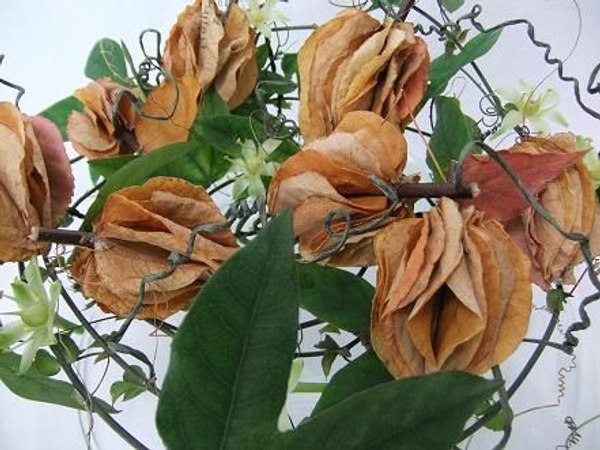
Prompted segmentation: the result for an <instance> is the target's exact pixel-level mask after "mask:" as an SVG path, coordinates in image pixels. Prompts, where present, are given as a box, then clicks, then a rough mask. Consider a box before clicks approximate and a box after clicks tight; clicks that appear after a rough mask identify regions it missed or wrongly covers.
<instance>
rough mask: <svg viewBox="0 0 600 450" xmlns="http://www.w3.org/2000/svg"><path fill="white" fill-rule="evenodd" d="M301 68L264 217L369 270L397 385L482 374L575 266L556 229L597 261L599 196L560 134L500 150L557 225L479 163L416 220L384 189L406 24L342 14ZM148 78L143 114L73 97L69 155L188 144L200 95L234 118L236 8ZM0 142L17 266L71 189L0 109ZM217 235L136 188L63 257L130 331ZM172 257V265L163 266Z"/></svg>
mask: <svg viewBox="0 0 600 450" xmlns="http://www.w3.org/2000/svg"><path fill="white" fill-rule="evenodd" d="M298 64H299V76H300V80H299V81H300V94H301V98H300V128H301V132H302V136H303V138H304V141H305V146H304V148H303V149H302V150H301V151H300V152H298V153H297V154H295V155H294V156H292V157H290V158H289V159H287V160H286V161H285V163H284V164H283V165H282V166H281V168H280V169H279V170H278V172H277V173H276V174H275V176H274V177H273V179H272V181H271V184H270V187H269V192H268V196H267V203H268V208H269V212H270V213H271V214H274V215H276V214H278V213H280V212H281V211H283V210H285V209H286V208H293V210H294V230H295V234H296V236H297V237H298V241H299V249H300V253H301V255H302V256H303V257H304V258H305V259H309V260H311V259H316V258H318V257H319V256H321V255H323V254H324V253H326V254H328V257H327V258H326V260H325V261H326V263H328V264H332V265H338V266H370V265H377V267H378V274H377V289H376V295H375V298H374V301H373V309H372V317H371V322H372V329H371V337H372V344H373V348H374V349H375V351H376V352H377V354H378V355H379V356H380V357H381V359H382V360H383V361H384V363H385V365H386V366H387V367H388V369H389V370H390V372H391V373H392V374H393V375H394V376H397V377H403V376H411V375H417V374H423V373H429V372H433V371H438V370H451V369H454V370H466V371H470V372H475V373H483V372H486V371H487V370H489V369H490V368H491V367H492V366H494V365H496V364H499V363H500V362H502V361H503V360H504V359H505V358H507V357H508V356H509V355H510V354H511V353H512V352H513V351H514V350H515V348H516V347H517V346H518V345H519V343H520V342H521V341H522V339H523V337H524V334H525V332H526V331H527V326H528V322H529V315H530V311H531V289H532V287H531V283H532V282H535V283H537V284H539V285H540V286H542V287H544V288H548V287H549V286H550V283H553V282H560V283H571V282H573V281H574V280H573V274H572V269H573V266H574V265H576V264H578V263H579V262H581V252H580V249H579V244H578V243H577V242H574V241H572V240H570V239H568V238H567V236H566V235H565V233H577V234H581V235H584V236H588V238H589V240H590V246H591V249H592V252H593V253H594V254H595V253H597V251H600V234H599V233H600V231H599V230H600V221H598V220H596V217H598V211H599V208H598V201H597V199H596V194H595V191H594V189H593V185H592V183H591V181H590V178H589V175H588V173H587V171H586V168H585V166H584V165H583V163H582V161H581V153H579V152H577V150H576V147H575V143H574V139H573V136H571V135H569V134H561V135H556V136H552V137H550V138H547V139H541V138H528V139H525V140H524V141H523V142H522V143H520V144H517V145H515V146H514V147H513V148H511V149H508V150H506V151H500V152H498V154H499V155H500V156H501V157H502V158H503V159H504V160H505V161H506V162H507V163H508V164H509V165H510V166H511V168H512V170H513V171H514V173H515V174H516V175H517V176H518V177H519V178H520V179H521V180H522V182H523V185H524V187H525V188H526V189H527V190H528V191H529V192H531V193H532V194H533V195H535V196H536V198H537V199H538V200H539V202H540V204H541V205H542V207H543V208H544V209H545V210H546V211H547V213H548V214H549V216H551V217H553V218H554V219H555V221H556V225H557V226H558V227H559V228H560V229H561V230H557V229H556V228H555V227H553V226H552V225H551V224H550V223H549V222H548V221H547V220H546V218H545V217H542V216H541V215H540V213H539V212H538V211H536V209H535V208H533V206H532V205H531V204H530V203H529V202H528V201H527V200H526V199H525V198H524V197H523V195H522V194H521V192H520V191H519V190H518V189H517V188H516V187H515V186H514V183H513V181H511V179H510V178H509V176H508V175H507V173H506V171H505V170H504V169H502V168H501V167H500V166H499V165H498V164H497V163H496V162H495V161H492V160H491V159H490V158H489V157H487V156H481V155H477V156H471V157H470V158H469V159H468V160H467V161H466V163H465V165H464V167H463V171H462V176H463V182H464V183H465V184H468V183H476V184H477V185H478V187H479V191H480V195H479V196H478V197H476V198H474V199H469V200H461V201H460V202H455V201H453V200H450V199H448V198H442V199H441V200H440V201H439V203H438V204H437V205H436V206H434V207H432V208H431V210H429V211H428V212H425V213H423V214H421V215H419V214H415V213H414V212H413V205H412V203H411V202H410V201H404V202H400V203H394V204H393V206H390V195H389V192H386V189H385V188H382V185H381V183H383V184H385V185H386V186H388V188H389V189H394V188H395V186H397V185H398V184H399V183H406V182H416V181H417V180H418V177H413V178H411V177H407V176H406V175H405V174H403V171H404V169H405V165H406V161H407V151H408V150H407V144H406V140H405V138H404V136H403V133H402V127H403V126H404V125H405V124H406V123H407V122H409V121H410V120H412V117H413V114H414V113H415V110H416V108H417V107H418V105H419V104H420V102H421V100H422V97H423V95H424V92H425V89H426V85H427V75H428V71H429V65H430V62H429V54H428V51H427V47H426V45H425V43H424V42H423V41H422V40H421V39H420V38H417V37H415V36H414V32H413V28H412V26H411V25H410V24H406V23H398V22H393V21H391V20H386V21H385V22H384V23H380V22H379V21H377V20H375V19H374V18H372V17H371V16H369V15H368V14H367V13H365V12H363V11H360V10H358V9H350V10H347V11H345V12H343V13H341V14H339V15H338V16H336V17H335V18H334V19H333V20H331V21H329V22H327V23H326V24H324V25H323V26H321V27H319V28H318V29H317V30H316V31H315V32H314V33H313V34H312V35H311V36H310V37H309V39H308V40H307V41H306V43H305V44H304V46H303V47H302V49H301V51H300V52H299V55H298ZM163 67H164V69H165V71H166V73H167V74H168V76H167V77H165V79H164V81H163V82H162V84H160V85H159V86H156V87H155V88H154V89H153V90H152V91H151V92H150V93H149V95H148V99H147V101H146V103H145V104H144V105H143V106H142V108H141V109H142V112H143V113H141V114H140V112H139V111H136V107H134V104H133V103H132V101H131V99H130V97H129V96H130V95H134V96H135V95H137V94H139V92H135V91H129V94H128V96H123V94H122V92H123V91H124V90H126V88H125V87H123V86H121V85H119V84H118V83H116V82H114V81H111V80H109V79H100V80H98V81H95V82H93V83H91V84H90V85H88V86H87V87H85V88H82V89H79V90H77V91H76V93H75V95H76V97H77V98H78V99H79V100H80V101H81V102H82V103H83V104H84V110H83V111H82V112H74V113H72V115H71V116H70V117H69V121H68V124H67V134H68V136H69V139H70V140H71V142H72V143H73V146H74V147H75V149H76V150H77V151H78V152H79V153H80V154H82V155H84V156H86V157H88V158H103V157H110V156H116V155H120V154H126V153H133V152H137V151H142V152H148V151H152V150H154V149H156V148H159V147H163V146H165V145H167V144H171V143H175V142H181V141H185V140H186V139H187V137H188V133H189V128H190V126H191V124H192V123H193V121H194V119H195V118H196V116H197V115H198V113H199V111H198V104H199V99H200V97H201V95H202V93H203V92H204V91H205V90H206V89H207V88H208V87H209V86H213V87H214V88H215V90H216V91H217V92H218V93H219V95H220V96H221V97H222V98H223V99H224V100H225V102H226V103H227V105H228V107H229V108H235V107H236V106H239V105H240V104H241V103H242V102H243V101H244V100H245V99H246V98H247V97H248V96H249V95H250V93H251V92H252V90H253V89H254V87H255V84H256V79H257V70H258V68H257V63H256V46H255V33H254V31H253V30H252V29H251V28H250V25H249V23H248V19H247V17H246V15H245V13H244V12H243V11H242V10H241V9H240V8H239V7H238V6H237V4H236V3H235V2H230V4H229V7H228V9H227V10H226V11H221V10H219V8H218V7H217V5H216V3H215V2H214V1H212V0H197V1H196V2H195V3H194V4H193V5H191V6H189V7H188V8H186V10H185V11H184V12H183V13H181V14H180V16H179V18H178V20H177V23H176V25H175V26H174V27H173V29H172V30H171V33H170V36H169V39H168V41H167V43H166V47H165V52H164V60H163ZM157 116H163V118H168V119H167V120H156V117H157ZM0 135H1V139H0V141H1V142H2V143H3V144H2V146H1V148H0V151H2V152H3V154H2V159H3V161H6V162H5V164H3V165H2V167H0V180H2V183H1V184H0V189H1V191H0V201H1V202H2V208H3V211H6V213H5V214H3V216H2V219H0V231H1V234H0V236H1V237H2V241H1V242H0V260H24V259H27V258H28V257H29V256H30V255H31V254H33V253H40V252H44V251H47V246H44V245H39V244H35V243H32V242H31V241H29V240H27V238H26V237H27V235H28V234H29V232H30V229H31V227H32V226H43V227H54V226H56V225H57V224H58V221H59V220H60V218H61V216H62V215H63V213H64V211H65V209H66V207H67V205H68V202H69V200H70V198H71V195H72V192H73V182H72V177H71V175H70V169H69V165H68V161H67V159H66V156H65V153H64V147H62V142H61V139H60V135H59V133H58V130H56V129H55V127H52V126H51V125H50V124H49V123H47V121H44V120H43V119H39V118H27V117H23V116H22V115H21V113H20V112H19V111H18V110H17V109H16V108H14V107H12V106H10V105H7V104H0ZM5 155H6V156H5ZM374 179H376V180H378V181H377V183H379V185H377V184H376V183H374ZM499 200H501V201H499ZM225 223H226V220H225V218H224V217H223V216H222V214H221V213H220V211H219V209H218V207H217V206H216V205H215V204H214V203H213V202H212V200H211V198H210V196H209V195H208V194H207V193H206V192H205V191H204V189H203V188H201V187H197V186H193V185H191V184H189V183H187V182H185V181H183V180H180V179H174V178H154V179H151V180H149V181H148V182H146V183H145V184H144V185H143V186H136V187H130V188H126V189H122V190H119V191H117V192H115V193H113V194H112V195H110V196H109V197H108V199H107V201H106V203H105V205H104V209H103V211H102V214H101V215H100V216H99V217H98V219H97V220H96V221H95V223H94V234H95V239H94V245H93V247H94V248H91V249H90V248H84V249H81V250H79V252H78V253H77V255H76V257H75V259H74V261H73V264H72V267H71V271H72V275H73V277H74V279H75V280H76V281H77V282H78V283H79V285H80V287H81V290H82V292H83V293H84V294H85V295H86V296H88V297H92V298H94V299H95V300H96V301H97V302H98V304H99V305H100V306H101V308H102V309H104V310H105V311H109V312H111V313H113V314H116V315H117V316H125V315H127V314H129V313H130V312H131V311H132V310H133V309H134V308H139V309H137V310H136V312H137V317H139V318H146V317H157V318H161V319H163V318H166V317H168V316H169V315H171V314H173V313H174V312H176V311H179V310H181V309H183V308H185V307H186V306H188V305H189V304H190V302H191V301H193V299H194V298H195V297H196V295H197V293H198V291H199V289H201V287H202V285H203V284H204V283H205V282H206V280H207V278H208V277H209V276H210V274H212V273H213V272H214V271H215V270H216V269H217V268H218V267H219V265H220V264H221V263H222V262H223V261H225V260H226V259H227V258H228V257H229V256H231V255H232V254H233V253H234V252H235V251H236V250H237V248H238V244H237V242H236V239H235V237H234V236H233V234H231V232H230V231H229V230H228V229H225V228H223V229H220V228H211V227H209V228H201V229H200V231H198V229H197V227H199V226H200V227H202V226H214V225H218V224H225ZM196 231H198V233H196ZM338 247H339V248H338ZM332 249H336V250H338V251H336V252H335V253H331V254H329V252H330V251H331V250H332ZM173 255H185V257H184V258H183V259H179V260H178V261H176V263H174V261H173V259H172V258H173ZM178 258H181V256H179V257H178ZM160 274H163V275H164V276H161V275H160ZM142 285H143V286H144V288H145V292H143V293H142V294H143V295H142V294H140V287H141V286H142Z"/></svg>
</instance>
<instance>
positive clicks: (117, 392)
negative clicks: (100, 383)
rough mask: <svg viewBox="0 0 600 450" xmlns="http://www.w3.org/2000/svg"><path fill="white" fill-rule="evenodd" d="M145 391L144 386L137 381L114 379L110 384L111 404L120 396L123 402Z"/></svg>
mask: <svg viewBox="0 0 600 450" xmlns="http://www.w3.org/2000/svg"><path fill="white" fill-rule="evenodd" d="M144 392H146V388H145V387H144V386H142V385H140V384H139V383H136V382H132V381H115V382H114V383H113V384H112V385H111V386H110V396H111V398H112V402H113V404H114V403H115V402H116V401H117V400H118V399H119V398H122V399H123V401H124V402H126V401H128V400H131V399H134V398H136V397H137V396H139V395H141V394H143V393H144Z"/></svg>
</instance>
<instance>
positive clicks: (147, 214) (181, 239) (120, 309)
mask: <svg viewBox="0 0 600 450" xmlns="http://www.w3.org/2000/svg"><path fill="white" fill-rule="evenodd" d="M225 222H226V220H225V218H224V217H223V215H222V214H221V212H220V211H219V209H218V208H217V206H216V205H215V204H214V203H213V202H212V200H211V198H210V197H209V196H208V194H206V192H205V191H204V189H203V188H201V187H198V186H194V185H192V184H190V183H188V182H186V181H184V180H181V179H177V178H168V177H157V178H153V179H150V180H149V181H147V182H146V183H145V184H144V185H142V186H134V187H130V188H125V189H122V190H120V191H117V192H115V193H113V194H111V195H110V196H109V198H108V199H107V201H106V204H105V206H104V209H103V211H102V214H101V216H100V217H99V219H98V220H97V221H96V223H95V224H94V233H95V239H94V249H93V250H90V249H82V250H80V251H79V253H78V254H77V256H76V258H75V260H74V261H73V265H72V267H71V273H72V276H73V278H74V279H75V280H76V281H77V282H78V283H79V284H80V286H81V290H82V291H83V293H84V295H86V296H87V297H91V298H94V299H95V300H96V302H98V304H99V306H100V307H101V308H102V309H103V310H105V311H109V312H111V313H114V314H116V315H117V316H121V317H122V316H126V315H127V314H129V313H130V312H131V310H132V309H133V308H134V307H135V306H136V305H137V303H138V296H139V292H140V286H141V283H142V280H143V279H144V277H148V276H150V275H155V274H160V273H163V272H165V271H166V270H167V269H168V268H169V267H170V262H169V257H170V255H171V254H172V253H173V252H175V253H177V254H180V255H185V253H186V249H187V247H188V243H189V242H190V237H191V235H192V230H193V229H194V228H195V227H198V226H200V225H218V224H225ZM237 248H238V245H237V243H236V240H235V237H234V236H233V235H232V234H231V232H230V231H229V230H228V229H220V230H217V231H202V232H200V233H198V234H197V235H196V238H195V241H194V246H193V249H192V252H191V254H190V255H189V258H188V259H185V260H183V261H180V262H178V263H177V267H176V268H175V270H174V271H173V273H172V274H171V275H169V276H166V277H164V278H161V279H158V280H156V281H152V282H150V283H147V285H146V290H145V295H144V296H143V302H142V308H141V310H140V311H139V313H138V314H137V317H138V318H148V317H155V318H161V319H164V318H166V317H168V316H169V315H171V314H173V313H175V312H177V311H179V310H181V309H183V308H185V307H186V306H188V305H189V304H190V303H191V302H192V301H193V300H194V298H195V297H196V295H197V294H198V292H199V290H200V289H201V287H202V285H203V284H204V283H205V281H206V280H207V278H208V276H209V275H210V274H211V273H212V272H214V271H215V270H216V269H217V268H218V267H219V265H220V264H221V263H222V262H223V261H225V260H226V259H227V258H228V257H229V256H231V255H232V254H233V253H234V252H235V251H236V250H237Z"/></svg>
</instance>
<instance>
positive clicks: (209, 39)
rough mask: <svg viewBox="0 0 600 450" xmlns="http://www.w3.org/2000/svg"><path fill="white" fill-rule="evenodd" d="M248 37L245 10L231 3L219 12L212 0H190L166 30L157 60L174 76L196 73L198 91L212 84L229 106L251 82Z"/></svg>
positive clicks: (253, 66) (253, 67)
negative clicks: (161, 61)
mask: <svg viewBox="0 0 600 450" xmlns="http://www.w3.org/2000/svg"><path fill="white" fill-rule="evenodd" d="M254 37H255V32H254V30H252V28H251V27H250V23H249V22H248V18H247V17H246V14H245V13H244V11H243V10H242V9H241V8H240V7H239V6H238V5H237V4H235V3H232V4H231V5H230V6H229V8H228V10H227V11H226V12H222V11H221V10H219V8H218V6H217V4H216V3H215V2H214V1H213V0H196V1H195V2H194V4H192V5H190V6H188V7H187V8H186V9H185V10H184V11H183V12H182V13H181V14H180V15H179V17H178V18H177V23H176V24H175V25H174V26H173V28H172V29H171V32H170V34H169V39H168V40H167V42H166V44H165V51H164V59H163V64H164V67H165V69H166V70H167V71H169V73H170V74H171V75H172V76H173V77H174V78H175V79H180V78H182V77H184V76H190V77H194V78H196V80H197V81H198V84H199V85H200V88H201V89H202V91H205V90H206V89H207V88H208V87H209V86H211V85H212V86H214V88H215V89H216V91H217V92H218V93H219V95H220V96H221V98H222V99H223V100H224V101H225V102H226V103H227V106H228V107H229V108H231V109H233V108H235V107H236V106H239V105H240V104H242V103H243V102H244V100H245V99H246V98H247V97H248V96H249V95H250V94H251V93H252V91H253V90H254V87H255V85H256V80H257V78H258V66H257V62H256V45H255V43H254Z"/></svg>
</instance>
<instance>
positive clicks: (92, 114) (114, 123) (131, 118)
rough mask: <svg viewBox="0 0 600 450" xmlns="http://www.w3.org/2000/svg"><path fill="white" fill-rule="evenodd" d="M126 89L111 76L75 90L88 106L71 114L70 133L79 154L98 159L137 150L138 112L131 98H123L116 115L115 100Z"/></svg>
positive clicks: (68, 127) (68, 125) (68, 129)
mask: <svg viewBox="0 0 600 450" xmlns="http://www.w3.org/2000/svg"><path fill="white" fill-rule="evenodd" d="M124 90H126V89H125V88H124V87H123V86H121V85H120V84H117V83H115V82H114V81H112V80H111V79H110V78H101V79H99V80H96V81H93V82H92V83H90V84H88V85H87V86H86V87H84V88H81V89H77V90H76V91H75V97H77V99H78V100H79V101H81V103H83V105H84V108H83V111H82V112H79V111H73V112H72V113H71V115H70V116H69V118H68V121H67V136H68V138H69V140H70V141H71V143H72V144H73V147H74V148H75V150H76V151H77V153H79V154H80V155H83V156H85V157H86V158H90V159H96V158H108V157H111V156H117V155H124V154H130V153H134V152H135V151H136V150H137V147H138V144H137V142H136V141H135V139H134V135H133V126H134V123H135V117H136V113H135V110H134V108H133V105H132V104H131V101H130V100H128V99H126V98H122V99H121V100H120V102H119V106H118V110H117V113H116V115H115V117H113V110H114V107H115V102H116V101H117V100H118V97H119V93H120V92H121V91H124Z"/></svg>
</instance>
